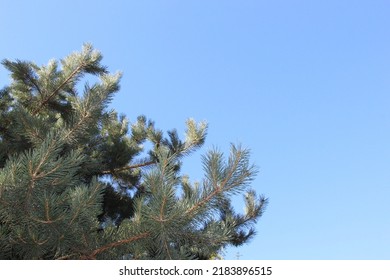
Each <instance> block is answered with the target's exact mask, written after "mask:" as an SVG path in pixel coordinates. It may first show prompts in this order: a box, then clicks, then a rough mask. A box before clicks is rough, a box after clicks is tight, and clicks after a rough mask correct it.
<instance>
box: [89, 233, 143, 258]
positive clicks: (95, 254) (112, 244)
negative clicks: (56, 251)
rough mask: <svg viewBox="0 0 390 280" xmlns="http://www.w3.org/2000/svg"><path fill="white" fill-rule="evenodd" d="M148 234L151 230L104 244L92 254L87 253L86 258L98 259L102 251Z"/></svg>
mask: <svg viewBox="0 0 390 280" xmlns="http://www.w3.org/2000/svg"><path fill="white" fill-rule="evenodd" d="M148 236H150V232H144V233H141V234H138V235H136V236H133V237H130V238H127V239H122V240H119V241H115V242H112V243H109V244H107V245H104V246H102V247H100V248H98V249H96V250H94V251H93V252H92V253H91V254H90V255H86V256H84V257H85V258H86V259H89V260H93V259H96V256H97V255H98V254H101V253H103V252H105V251H107V250H110V249H113V248H115V247H118V246H121V245H124V244H129V243H132V242H135V241H137V240H140V239H143V238H146V237H148Z"/></svg>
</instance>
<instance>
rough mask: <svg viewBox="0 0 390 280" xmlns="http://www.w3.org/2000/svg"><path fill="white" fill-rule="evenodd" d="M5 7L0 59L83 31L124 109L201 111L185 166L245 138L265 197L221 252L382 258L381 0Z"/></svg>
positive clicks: (385, 130) (174, 123)
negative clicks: (243, 240)
mask: <svg viewBox="0 0 390 280" xmlns="http://www.w3.org/2000/svg"><path fill="white" fill-rule="evenodd" d="M0 11H1V17H0V38H1V44H0V58H1V59H3V58H8V59H26V60H33V61H35V62H36V63H38V64H46V63H47V61H48V60H49V59H51V58H62V57H64V56H65V55H67V54H69V53H70V52H72V51H75V50H80V49H81V46H82V44H83V43H84V42H91V43H92V44H93V45H94V46H95V47H96V48H97V49H99V50H100V51H102V53H103V55H104V60H103V63H104V64H105V65H107V66H108V67H109V70H110V71H116V70H121V71H123V73H124V76H123V79H122V82H121V91H120V92H119V93H118V94H117V96H116V98H115V99H114V101H113V103H112V106H113V108H115V109H116V110H117V111H118V112H121V113H125V114H126V115H127V116H128V118H129V119H130V121H134V120H135V119H136V117H137V116H138V115H140V114H145V115H146V116H147V117H149V118H151V119H152V120H154V121H155V122H156V125H157V127H159V128H161V129H164V130H167V129H171V128H177V129H178V131H179V132H180V133H182V135H184V128H185V120H186V119H187V118H189V117H192V118H194V119H195V120H198V121H201V120H206V121H207V122H208V123H209V134H208V138H207V141H206V144H205V146H204V147H203V148H202V150H201V151H200V152H199V153H196V154H194V155H193V156H192V157H191V158H190V159H189V160H187V161H186V162H185V165H184V167H183V172H185V173H188V174H189V175H190V178H191V179H193V180H200V179H201V178H202V167H201V163H200V155H201V154H202V153H204V152H205V151H207V150H208V149H209V148H211V147H213V146H218V147H219V148H220V149H221V150H223V151H225V152H226V153H228V151H229V145H230V143H231V142H232V143H242V145H243V146H245V147H248V148H250V149H251V150H252V160H253V162H254V163H255V164H256V165H257V166H258V167H259V170H260V172H259V174H258V176H257V177H256V180H255V181H254V183H253V187H254V188H255V189H256V190H257V192H258V193H262V194H264V195H265V196H267V197H268V198H269V200H270V204H269V206H268V208H267V211H266V212H265V214H264V216H263V217H262V218H261V220H260V221H259V222H258V224H257V225H256V228H257V231H258V234H257V236H256V237H255V238H254V239H253V240H252V242H251V243H250V244H249V245H245V246H243V247H239V248H229V249H228V250H227V252H226V256H225V257H226V258H227V259H235V258H236V253H237V252H239V254H240V258H241V259H287V260H288V259H390V238H389V237H390V215H389V214H390V203H389V200H390V172H389V171H390V170H389V168H390V110H389V109H390V107H389V105H390V28H389V27H390V2H389V1H386V0H384V1H380V0H370V1H368V0H367V1H359V0H354V1H352V0H328V1H309V0H307V1H304V0H301V1H287V0H285V1H280V0H273V1H271V0H268V1H265V0H264V1H262V0H257V1H254V0H252V1H251V0H245V1H229V0H226V1H222V0H220V1H216V0H207V1H206V0H204V1H202V0H193V1H190V0H189V1H179V0H177V1H173V0H171V1H169V0H167V1H146V0H142V1H125V0H121V1H120V0H117V1H114V0H113V1H98V0H94V1H92V0H88V1H75V0H67V1H49V0H46V1H43V0H35V1H21V0H12V1H11V0H8V1H5V0H0ZM8 83H9V76H8V73H7V72H6V71H5V70H4V69H3V68H1V69H0V86H1V87H2V86H4V85H6V84H8ZM237 205H238V207H241V205H240V204H239V203H238V202H237Z"/></svg>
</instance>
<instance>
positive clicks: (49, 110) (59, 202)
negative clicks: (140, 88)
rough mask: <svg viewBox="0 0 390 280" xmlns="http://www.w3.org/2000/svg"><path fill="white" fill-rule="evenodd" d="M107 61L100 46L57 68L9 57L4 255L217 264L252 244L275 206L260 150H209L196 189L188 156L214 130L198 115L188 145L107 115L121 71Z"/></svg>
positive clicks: (1, 204)
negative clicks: (184, 170)
mask: <svg viewBox="0 0 390 280" xmlns="http://www.w3.org/2000/svg"><path fill="white" fill-rule="evenodd" d="M101 60H102V55H101V54H100V52H98V51H96V50H95V49H93V47H92V46H91V45H89V44H85V45H84V46H83V49H82V51H81V52H75V53H73V54H71V55H69V56H68V57H66V58H64V59H63V60H61V61H60V62H57V61H54V60H53V61H50V62H49V63H48V64H47V65H46V66H38V65H36V64H34V63H32V62H27V61H20V60H16V61H9V60H3V62H2V63H3V65H4V66H5V68H7V69H8V70H9V71H10V73H11V78H12V81H11V84H10V85H9V86H7V87H5V88H4V89H2V90H1V91H0V259H122V258H128V259H210V258H211V257H212V256H216V255H218V253H219V252H220V251H221V250H222V249H223V248H225V247H226V246H228V245H234V246H239V245H242V244H244V243H246V242H248V241H249V240H250V238H251V237H252V236H253V235H254V234H255V231H254V227H253V225H254V223H256V221H257V220H258V218H259V217H260V216H261V215H262V213H263V210H264V208H265V205H266V203H267V200H266V199H265V198H264V197H262V196H257V195H256V193H255V191H254V190H253V189H251V188H250V183H251V182H252V180H253V179H254V176H255V175H256V168H255V167H254V166H253V165H252V164H251V163H250V161H249V155H250V154H249V151H248V150H247V149H244V148H242V147H240V146H236V145H232V146H231V151H230V155H229V156H228V158H225V157H224V155H223V153H222V152H220V151H218V150H217V149H214V150H211V151H209V152H208V153H207V154H206V155H204V157H203V159H202V161H203V169H204V173H205V177H204V179H203V181H202V182H199V183H192V182H190V180H189V179H188V176H185V175H181V173H180V166H181V161H182V159H183V157H185V156H188V155H189V154H191V152H193V151H195V150H197V149H198V148H199V147H201V146H202V144H203V143H204V141H205V137H206V134H207V124H206V123H202V122H201V123H196V122H195V121H194V120H192V119H189V120H188V121H187V131H186V137H185V139H184V140H181V139H180V138H179V137H178V133H177V131H176V130H171V131H168V132H167V137H165V136H164V133H163V132H162V131H161V130H159V129H157V128H156V127H155V124H154V123H153V122H152V121H150V120H148V119H147V118H146V117H145V116H139V117H138V118H137V120H136V121H135V122H134V123H132V124H129V121H128V120H127V118H126V117H125V116H123V115H119V116H118V114H117V113H116V112H115V111H113V110H108V108H107V106H108V104H109V103H110V101H111V100H112V98H113V95H114V94H115V92H117V91H118V90H119V81H120V78H121V74H120V73H116V74H110V73H109V72H108V71H107V68H106V67H104V66H102V64H101ZM90 76H94V77H96V78H97V79H98V81H97V82H96V83H93V84H91V85H90V84H89V83H88V82H86V83H85V85H83V87H80V83H81V82H82V81H84V80H89V77H90ZM145 142H150V143H151V144H152V145H151V147H152V148H151V149H150V150H149V151H145V150H144V148H143V147H144V144H145ZM237 194H244V199H245V203H246V212H245V213H244V214H239V213H236V212H235V210H234V209H233V207H232V205H231V196H232V195H237Z"/></svg>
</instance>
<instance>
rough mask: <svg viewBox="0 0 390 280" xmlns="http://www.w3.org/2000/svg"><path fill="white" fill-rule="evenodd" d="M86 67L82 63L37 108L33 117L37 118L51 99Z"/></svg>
mask: <svg viewBox="0 0 390 280" xmlns="http://www.w3.org/2000/svg"><path fill="white" fill-rule="evenodd" d="M83 67H85V65H84V63H81V64H80V65H79V66H78V67H77V68H76V69H75V70H74V71H73V72H72V73H71V74H70V75H69V76H68V77H67V78H66V79H65V80H64V81H63V82H62V83H61V84H60V85H59V86H58V87H57V88H56V89H55V90H54V91H53V92H52V93H51V94H50V95H49V96H48V97H47V98H46V99H45V100H44V101H43V102H42V103H41V105H40V106H39V107H38V108H36V109H35V110H34V111H33V112H32V115H33V116H35V115H36V114H38V113H39V111H41V109H42V108H43V107H44V106H45V105H46V104H47V103H48V102H49V101H50V99H52V98H53V96H55V95H56V94H57V93H58V92H59V91H60V90H61V88H62V87H64V86H65V85H66V84H67V83H68V82H69V81H70V80H71V79H72V78H73V77H74V76H75V75H77V74H78V73H79V72H80V71H81V70H82V69H83Z"/></svg>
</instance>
